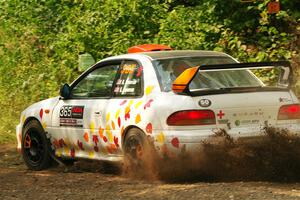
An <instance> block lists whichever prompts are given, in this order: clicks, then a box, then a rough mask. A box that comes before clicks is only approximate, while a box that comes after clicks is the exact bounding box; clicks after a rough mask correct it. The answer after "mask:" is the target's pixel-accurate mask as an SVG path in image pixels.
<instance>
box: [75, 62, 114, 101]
mask: <svg viewBox="0 0 300 200" xmlns="http://www.w3.org/2000/svg"><path fill="white" fill-rule="evenodd" d="M118 68H119V65H107V66H104V67H100V68H97V69H95V70H93V71H92V72H91V73H89V74H88V75H87V76H85V77H84V78H83V79H82V80H81V81H80V82H79V83H77V84H76V85H75V87H74V88H73V89H72V93H71V97H110V96H111V91H112V86H113V82H114V79H115V76H116V74H117V71H118Z"/></svg>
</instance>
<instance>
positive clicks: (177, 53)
mask: <svg viewBox="0 0 300 200" xmlns="http://www.w3.org/2000/svg"><path fill="white" fill-rule="evenodd" d="M140 56H142V57H143V56H145V57H147V58H149V59H150V60H157V59H167V58H178V57H202V56H220V57H224V56H225V57H230V56H229V55H227V54H225V53H222V52H216V51H203V50H171V51H151V52H139V53H130V54H123V55H118V56H112V57H109V58H106V59H104V60H111V59H126V58H137V57H140Z"/></svg>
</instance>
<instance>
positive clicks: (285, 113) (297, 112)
mask: <svg viewBox="0 0 300 200" xmlns="http://www.w3.org/2000/svg"><path fill="white" fill-rule="evenodd" d="M277 119H279V120H284V119H300V104H291V105H283V106H281V107H280V109H279V112H278V117H277Z"/></svg>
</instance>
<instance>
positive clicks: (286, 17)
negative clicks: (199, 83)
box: [0, 0, 300, 135]
mask: <svg viewBox="0 0 300 200" xmlns="http://www.w3.org/2000/svg"><path fill="white" fill-rule="evenodd" d="M267 2H268V0H263V1H255V2H254V3H241V2H240V1H239V0H231V1H219V0H149V1H143V0H122V1H116V0H100V1H88V0H33V1H21V0H0V95H1V96H0V105H1V108H2V112H1V113H0V133H1V134H6V135H11V133H13V132H14V127H15V125H16V123H17V121H18V120H19V113H20V111H21V110H23V109H24V108H25V107H27V106H28V105H30V104H31V103H33V102H36V101H38V100H41V99H45V98H48V97H50V96H56V95H57V94H58V90H59V87H60V85H62V84H63V83H65V82H68V83H70V82H72V80H73V79H74V78H75V77H77V76H78V75H79V72H78V63H77V62H78V55H80V54H83V53H89V54H91V55H92V56H93V57H94V58H95V59H96V60H100V59H102V58H105V57H108V56H112V55H117V54H122V53H126V50H127V48H128V47H130V46H133V45H136V44H143V43H163V44H168V45H170V46H172V47H173V48H175V49H206V50H216V51H224V52H226V53H229V54H231V55H232V56H234V57H236V58H238V59H239V60H240V61H269V60H286V59H287V60H292V61H293V64H294V66H299V46H300V45H299V44H300V39H299V35H300V33H299V32H300V25H299V23H300V21H299V17H300V12H299V9H297V8H299V7H300V5H299V2H298V1H289V0H281V1H280V2H281V8H282V11H280V12H279V13H278V14H276V15H269V14H267V9H266V5H267ZM297 85H300V83H297ZM299 88H300V86H299Z"/></svg>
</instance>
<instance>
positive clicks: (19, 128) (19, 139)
mask: <svg viewBox="0 0 300 200" xmlns="http://www.w3.org/2000/svg"><path fill="white" fill-rule="evenodd" d="M16 136H17V142H18V144H17V150H18V152H19V153H21V149H22V145H21V144H22V143H21V142H22V126H21V124H18V125H17V126H16Z"/></svg>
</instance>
